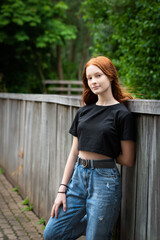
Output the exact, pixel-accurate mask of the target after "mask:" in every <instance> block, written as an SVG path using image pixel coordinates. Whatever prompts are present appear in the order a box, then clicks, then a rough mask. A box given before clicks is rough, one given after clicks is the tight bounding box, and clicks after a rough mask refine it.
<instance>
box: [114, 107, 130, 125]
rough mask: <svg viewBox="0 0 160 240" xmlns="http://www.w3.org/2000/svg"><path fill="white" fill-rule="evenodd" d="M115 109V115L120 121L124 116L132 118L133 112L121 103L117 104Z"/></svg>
mask: <svg viewBox="0 0 160 240" xmlns="http://www.w3.org/2000/svg"><path fill="white" fill-rule="evenodd" d="M115 111H116V116H117V118H118V120H120V121H121V120H123V119H126V118H128V119H132V118H134V114H133V113H132V112H131V111H129V109H128V108H127V107H126V106H125V105H124V104H123V103H120V104H117V108H116V109H115Z"/></svg>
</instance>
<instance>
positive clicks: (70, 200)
mask: <svg viewBox="0 0 160 240" xmlns="http://www.w3.org/2000/svg"><path fill="white" fill-rule="evenodd" d="M68 186H69V188H68V189H67V193H66V196H67V211H66V212H64V211H63V208H62V206H61V207H60V208H59V211H58V217H57V218H56V217H54V218H52V217H51V218H50V219H49V221H48V223H47V226H46V228H45V231H44V238H45V240H54V239H56V240H67V239H68V240H73V239H77V238H78V237H80V236H82V235H86V240H111V236H112V230H113V227H114V223H115V221H116V219H117V216H118V213H119V209H120V203H121V194H122V190H121V177H120V174H119V171H118V169H117V167H116V164H115V167H114V168H95V169H92V168H89V169H85V168H83V166H81V165H78V163H76V166H75V170H74V173H73V176H72V179H71V181H70V183H69V185H68Z"/></svg>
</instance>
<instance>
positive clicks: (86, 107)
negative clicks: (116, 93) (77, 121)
mask: <svg viewBox="0 0 160 240" xmlns="http://www.w3.org/2000/svg"><path fill="white" fill-rule="evenodd" d="M93 106H94V104H89V105H84V106H82V107H80V108H79V109H78V111H77V112H79V113H81V112H84V111H86V110H88V109H91V108H93Z"/></svg>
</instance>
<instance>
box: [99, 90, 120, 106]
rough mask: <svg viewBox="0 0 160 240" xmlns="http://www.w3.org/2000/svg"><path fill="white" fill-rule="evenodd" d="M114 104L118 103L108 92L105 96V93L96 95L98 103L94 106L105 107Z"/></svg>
mask: <svg viewBox="0 0 160 240" xmlns="http://www.w3.org/2000/svg"><path fill="white" fill-rule="evenodd" d="M116 103H118V101H117V100H116V99H115V98H114V97H113V94H112V92H111V91H108V93H107V94H106V93H105V94H99V95H98V101H97V103H96V104H97V105H102V106H106V105H112V104H116Z"/></svg>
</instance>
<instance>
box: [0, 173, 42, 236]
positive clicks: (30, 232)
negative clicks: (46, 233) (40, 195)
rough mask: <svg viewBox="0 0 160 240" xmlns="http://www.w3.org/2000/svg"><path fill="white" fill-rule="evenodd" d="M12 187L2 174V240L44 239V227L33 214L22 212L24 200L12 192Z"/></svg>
mask: <svg viewBox="0 0 160 240" xmlns="http://www.w3.org/2000/svg"><path fill="white" fill-rule="evenodd" d="M12 188H13V187H12V185H11V184H10V183H9V182H8V181H7V179H6V178H5V176H4V175H3V174H0V240H2V239H3V240H12V239H13V240H14V239H20V240H30V239H32V240H40V239H43V230H42V225H38V224H37V222H38V220H39V218H37V216H36V215H35V214H34V213H33V212H32V211H29V212H22V210H21V209H22V208H23V207H25V206H23V205H22V204H21V203H22V201H23V199H22V198H21V197H20V195H19V194H18V193H17V192H13V191H12Z"/></svg>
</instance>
